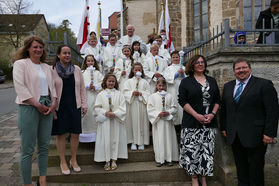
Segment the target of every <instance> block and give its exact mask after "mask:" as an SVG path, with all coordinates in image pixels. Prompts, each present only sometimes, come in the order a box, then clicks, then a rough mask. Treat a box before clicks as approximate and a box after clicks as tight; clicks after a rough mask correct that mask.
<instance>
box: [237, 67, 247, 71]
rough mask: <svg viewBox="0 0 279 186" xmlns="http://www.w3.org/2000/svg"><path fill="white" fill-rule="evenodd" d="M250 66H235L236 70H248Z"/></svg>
mask: <svg viewBox="0 0 279 186" xmlns="http://www.w3.org/2000/svg"><path fill="white" fill-rule="evenodd" d="M248 68H249V67H248V66H246V67H238V68H235V69H234V70H235V71H239V70H247V69H248Z"/></svg>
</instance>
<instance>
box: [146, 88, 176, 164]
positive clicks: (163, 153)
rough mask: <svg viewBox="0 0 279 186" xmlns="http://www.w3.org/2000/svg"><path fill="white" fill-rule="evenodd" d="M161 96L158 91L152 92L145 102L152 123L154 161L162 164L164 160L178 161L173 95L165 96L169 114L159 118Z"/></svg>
mask: <svg viewBox="0 0 279 186" xmlns="http://www.w3.org/2000/svg"><path fill="white" fill-rule="evenodd" d="M162 108H163V106H162V96H161V95H160V93H159V92H156V93H154V94H152V95H151V96H150V97H149V99H148V103H147V113H148V117H149V121H150V122H151V124H152V137H153V148H154V153H155V161H156V162H158V163H161V164H163V163H164V162H165V161H167V162H171V161H178V144H177V137H176V132H175V128H174V120H175V114H176V111H177V109H176V108H177V105H176V102H175V100H174V97H173V96H172V95H171V94H169V93H167V95H166V97H165V108H166V111H167V112H169V113H170V115H169V116H167V117H164V118H159V117H158V115H159V113H160V112H162Z"/></svg>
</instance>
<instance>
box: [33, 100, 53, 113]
mask: <svg viewBox="0 0 279 186" xmlns="http://www.w3.org/2000/svg"><path fill="white" fill-rule="evenodd" d="M35 107H36V108H37V110H38V111H39V112H40V113H41V114H43V115H48V114H50V113H51V112H52V111H53V110H54V107H55V104H51V106H50V107H48V106H45V105H42V104H41V103H40V102H38V103H37V104H36V105H35Z"/></svg>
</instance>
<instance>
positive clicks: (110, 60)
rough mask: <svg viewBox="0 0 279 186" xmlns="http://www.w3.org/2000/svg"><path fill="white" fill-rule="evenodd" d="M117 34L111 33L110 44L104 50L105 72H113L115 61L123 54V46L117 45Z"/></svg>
mask: <svg viewBox="0 0 279 186" xmlns="http://www.w3.org/2000/svg"><path fill="white" fill-rule="evenodd" d="M116 38H117V37H116V35H114V34H110V35H109V36H108V39H109V45H107V46H106V48H105V51H104V73H105V74H106V73H108V72H113V70H114V67H115V63H116V61H118V60H119V59H120V58H121V56H122V51H121V48H120V47H118V46H117V45H116V42H117V39H116Z"/></svg>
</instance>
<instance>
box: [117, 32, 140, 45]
mask: <svg viewBox="0 0 279 186" xmlns="http://www.w3.org/2000/svg"><path fill="white" fill-rule="evenodd" d="M134 41H138V42H140V43H141V44H144V43H143V41H142V39H141V38H140V36H138V35H135V34H134V35H133V36H132V37H129V36H128V35H125V36H123V37H121V38H120V39H119V44H120V45H121V46H123V45H130V46H132V43H133V42H134Z"/></svg>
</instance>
